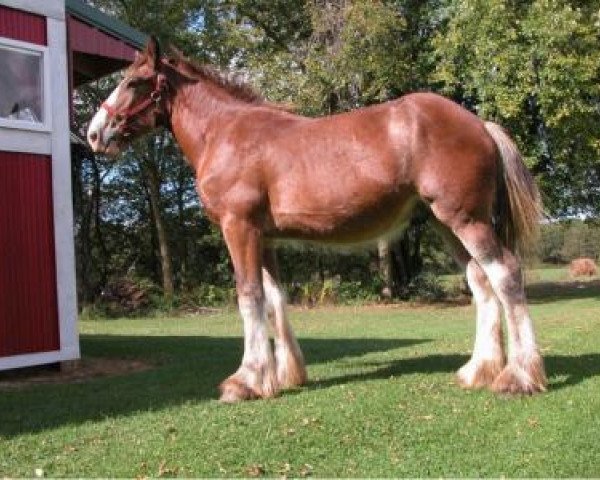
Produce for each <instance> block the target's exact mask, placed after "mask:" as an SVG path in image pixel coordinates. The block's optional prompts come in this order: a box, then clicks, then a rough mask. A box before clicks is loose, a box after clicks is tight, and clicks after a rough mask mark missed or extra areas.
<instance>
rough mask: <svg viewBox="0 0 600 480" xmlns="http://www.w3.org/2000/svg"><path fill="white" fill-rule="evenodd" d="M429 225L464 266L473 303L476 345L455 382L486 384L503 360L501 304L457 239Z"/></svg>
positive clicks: (467, 385) (471, 385)
mask: <svg viewBox="0 0 600 480" xmlns="http://www.w3.org/2000/svg"><path fill="white" fill-rule="evenodd" d="M432 226H433V227H434V229H435V230H436V231H437V232H438V233H439V234H440V236H441V237H442V238H443V240H444V243H445V244H446V245H447V246H448V248H449V249H450V253H451V254H452V256H453V257H454V259H455V260H456V262H457V263H458V264H459V265H461V266H462V267H463V268H465V269H466V273H467V283H468V284H469V288H470V289H471V292H472V293H473V300H474V303H475V309H476V332H475V345H474V347H473V354H472V355H471V358H470V359H469V361H468V362H467V363H466V364H465V365H463V366H462V367H461V368H460V369H459V370H458V372H457V374H456V375H457V379H458V382H459V383H460V385H461V386H462V387H464V388H481V387H485V386H489V385H491V384H492V382H493V381H494V379H495V378H496V377H497V376H498V374H499V373H500V372H501V371H502V369H503V368H504V365H505V364H506V356H505V354H504V343H503V340H502V318H501V313H502V312H501V310H502V307H501V305H500V302H499V300H498V297H496V294H495V293H494V290H493V289H492V286H491V285H490V283H489V281H488V279H487V276H486V275H485V272H484V271H483V269H482V268H481V267H480V266H479V264H478V263H477V262H476V261H475V260H474V259H473V258H472V257H471V255H470V254H469V252H467V250H466V249H465V248H464V247H463V245H462V243H461V242H460V240H459V239H458V238H457V237H456V236H455V235H454V234H453V233H452V231H451V230H450V229H449V228H448V227H446V226H445V225H442V224H441V223H439V222H437V221H432Z"/></svg>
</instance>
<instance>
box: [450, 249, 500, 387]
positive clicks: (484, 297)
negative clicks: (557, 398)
mask: <svg viewBox="0 0 600 480" xmlns="http://www.w3.org/2000/svg"><path fill="white" fill-rule="evenodd" d="M474 262H475V261H474V260H471V262H470V263H469V265H468V266H467V281H468V283H469V287H470V288H471V291H472V292H473V300H474V301H475V308H476V312H477V313H476V333H475V345H474V347H473V354H472V356H471V359H470V360H469V361H468V362H467V363H466V364H465V365H464V366H463V367H462V368H461V369H460V370H459V371H458V377H459V379H460V381H461V383H462V384H463V385H464V386H467V387H481V386H484V385H486V384H490V383H491V382H492V381H493V377H494V376H495V375H497V374H498V373H500V370H501V369H502V367H504V363H505V356H504V345H503V344H502V324H501V304H500V302H499V300H498V298H497V297H496V295H495V294H494V292H493V290H492V289H491V286H490V285H489V283H487V280H485V279H482V278H481V276H478V275H477V272H476V269H478V268H479V266H478V265H476V264H475V263H474ZM480 275H481V274H480Z"/></svg>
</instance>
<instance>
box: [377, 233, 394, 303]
mask: <svg viewBox="0 0 600 480" xmlns="http://www.w3.org/2000/svg"><path fill="white" fill-rule="evenodd" d="M377 253H378V256H379V275H380V276H381V279H382V280H383V288H382V289H381V296H382V297H383V298H385V299H388V300H389V299H390V298H392V293H393V291H394V281H393V277H392V254H391V252H390V242H389V241H388V240H384V239H381V240H379V242H377Z"/></svg>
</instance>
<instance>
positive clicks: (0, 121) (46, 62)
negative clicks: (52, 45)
mask: <svg viewBox="0 0 600 480" xmlns="http://www.w3.org/2000/svg"><path fill="white" fill-rule="evenodd" d="M2 47H8V48H9V49H11V50H16V51H19V50H21V51H25V54H27V52H34V53H35V54H39V55H40V57H41V62H40V63H41V65H40V68H41V74H42V120H43V121H42V122H39V123H38V122H29V121H27V120H15V119H9V118H0V128H12V129H17V130H26V131H29V132H44V133H49V132H51V131H52V98H51V97H52V96H51V95H50V59H49V53H48V52H49V49H48V47H47V46H45V45H37V44H35V43H28V42H22V41H20V40H13V39H12V38H6V37H0V48H2Z"/></svg>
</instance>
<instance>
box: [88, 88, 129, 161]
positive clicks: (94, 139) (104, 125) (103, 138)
mask: <svg viewBox="0 0 600 480" xmlns="http://www.w3.org/2000/svg"><path fill="white" fill-rule="evenodd" d="M120 91H121V84H119V85H118V86H117V88H115V89H114V90H113V91H112V93H111V94H110V96H109V97H108V98H107V99H106V101H105V102H104V103H105V104H107V105H108V106H109V107H114V106H115V105H116V103H117V99H118V98H119V93H120ZM116 131H117V128H116V127H115V128H113V127H111V126H110V123H109V118H108V112H107V111H106V109H105V108H103V107H100V109H99V110H98V111H97V112H96V115H94V118H92V121H91V122H90V126H89V127H88V131H87V140H88V143H89V144H90V147H92V150H93V151H94V152H103V151H106V149H107V147H108V146H109V144H110V142H111V140H112V139H113V137H114V135H115V133H116Z"/></svg>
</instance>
